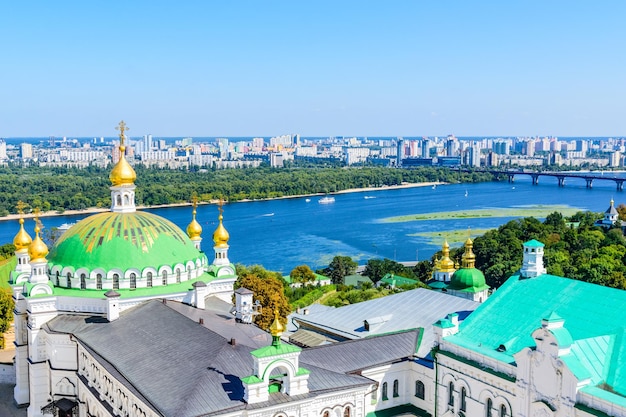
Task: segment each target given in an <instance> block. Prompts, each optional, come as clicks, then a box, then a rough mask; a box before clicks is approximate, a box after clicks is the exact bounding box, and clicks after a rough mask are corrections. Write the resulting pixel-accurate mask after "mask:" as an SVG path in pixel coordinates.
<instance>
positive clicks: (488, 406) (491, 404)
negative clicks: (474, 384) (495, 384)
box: [485, 398, 493, 417]
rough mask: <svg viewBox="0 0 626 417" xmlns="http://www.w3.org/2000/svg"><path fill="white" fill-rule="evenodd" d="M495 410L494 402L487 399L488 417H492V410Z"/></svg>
mask: <svg viewBox="0 0 626 417" xmlns="http://www.w3.org/2000/svg"><path fill="white" fill-rule="evenodd" d="M492 408H493V401H491V398H487V410H486V413H485V416H486V417H491V409H492Z"/></svg>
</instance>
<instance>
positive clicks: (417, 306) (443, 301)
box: [293, 288, 480, 357]
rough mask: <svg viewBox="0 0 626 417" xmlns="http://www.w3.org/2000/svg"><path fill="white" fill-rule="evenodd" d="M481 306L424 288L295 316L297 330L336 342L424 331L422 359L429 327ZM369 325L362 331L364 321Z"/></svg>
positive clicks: (427, 348)
mask: <svg viewBox="0 0 626 417" xmlns="http://www.w3.org/2000/svg"><path fill="white" fill-rule="evenodd" d="M479 305H480V303H477V302H475V301H471V300H467V299H465V298H461V297H455V296H452V295H449V294H445V293H441V292H438V291H432V290H429V289H426V288H418V289H415V290H410V291H404V292H401V293H398V294H393V295H389V296H387V297H381V298H376V299H373V300H369V301H364V302H361V303H357V304H351V305H347V306H344V307H339V308H335V309H328V310H324V311H320V312H317V313H311V314H308V315H302V314H294V315H293V320H295V321H296V322H297V323H298V324H300V328H303V329H307V330H314V331H317V332H320V333H324V334H327V335H331V336H334V337H335V339H337V340H346V339H348V340H350V339H361V338H365V337H370V336H373V335H379V334H384V333H391V332H398V331H402V330H407V329H417V328H424V334H423V339H422V341H421V343H420V346H419V350H418V352H417V353H418V356H420V357H425V356H426V355H428V353H429V352H430V349H431V348H432V347H433V346H434V343H435V336H434V333H433V329H432V324H433V323H434V322H436V321H437V320H439V319H441V318H443V317H445V316H446V315H447V314H449V313H458V314H459V320H463V319H465V317H467V316H468V315H469V313H470V312H472V311H474V310H475V309H476V308H477V307H478V306H479ZM366 320H367V321H368V323H369V324H370V326H369V330H366V328H365V325H364V324H365V321H366Z"/></svg>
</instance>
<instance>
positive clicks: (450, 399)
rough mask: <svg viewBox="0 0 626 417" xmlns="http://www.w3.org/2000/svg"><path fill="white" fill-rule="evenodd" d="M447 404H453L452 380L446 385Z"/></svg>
mask: <svg viewBox="0 0 626 417" xmlns="http://www.w3.org/2000/svg"><path fill="white" fill-rule="evenodd" d="M448 405H450V406H453V405H454V382H450V384H449V385H448Z"/></svg>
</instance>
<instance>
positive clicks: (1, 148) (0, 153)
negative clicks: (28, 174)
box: [0, 139, 7, 160]
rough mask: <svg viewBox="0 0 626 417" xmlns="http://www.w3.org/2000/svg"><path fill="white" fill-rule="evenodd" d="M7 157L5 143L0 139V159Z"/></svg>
mask: <svg viewBox="0 0 626 417" xmlns="http://www.w3.org/2000/svg"><path fill="white" fill-rule="evenodd" d="M4 159H7V143H6V142H5V141H3V140H2V139H0V160H4Z"/></svg>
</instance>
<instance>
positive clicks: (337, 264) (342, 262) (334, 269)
mask: <svg viewBox="0 0 626 417" xmlns="http://www.w3.org/2000/svg"><path fill="white" fill-rule="evenodd" d="M358 266H359V265H358V264H357V263H356V262H354V261H353V260H352V258H351V257H349V256H340V255H337V256H335V257H334V258H333V260H332V261H331V262H330V264H329V265H328V268H326V269H324V275H326V276H328V277H330V279H331V280H332V282H333V284H341V283H343V278H344V277H346V276H347V275H352V274H354V273H355V272H356V268H357V267H358Z"/></svg>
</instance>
